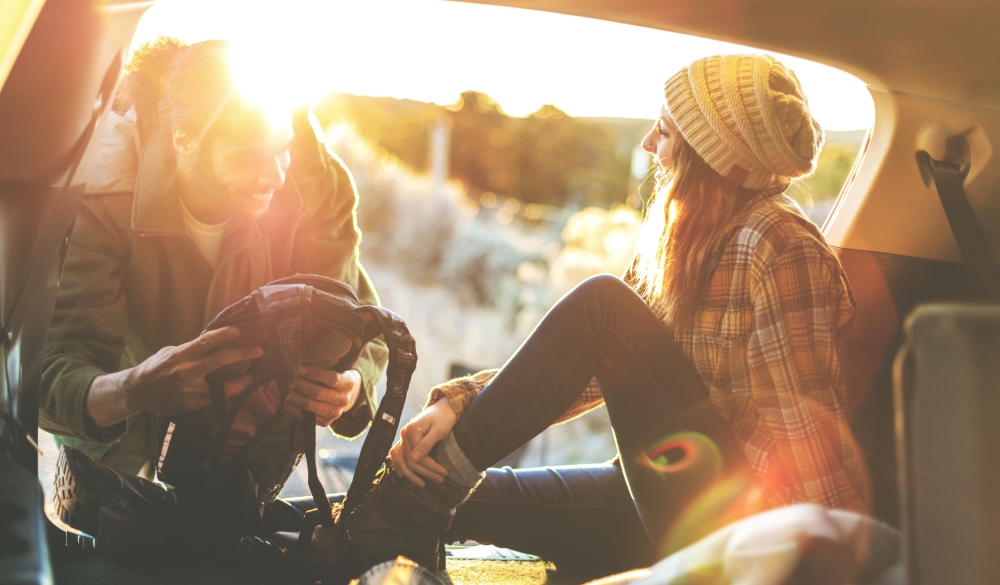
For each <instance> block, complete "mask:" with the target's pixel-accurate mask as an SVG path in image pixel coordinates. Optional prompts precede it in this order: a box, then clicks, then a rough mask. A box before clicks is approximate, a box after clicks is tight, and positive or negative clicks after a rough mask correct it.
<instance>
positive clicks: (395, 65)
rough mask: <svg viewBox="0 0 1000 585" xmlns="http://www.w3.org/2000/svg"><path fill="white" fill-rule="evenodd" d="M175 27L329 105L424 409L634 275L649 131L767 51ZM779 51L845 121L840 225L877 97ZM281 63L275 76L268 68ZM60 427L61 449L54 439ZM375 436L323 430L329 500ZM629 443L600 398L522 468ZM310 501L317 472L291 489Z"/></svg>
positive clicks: (445, 17)
mask: <svg viewBox="0 0 1000 585" xmlns="http://www.w3.org/2000/svg"><path fill="white" fill-rule="evenodd" d="M192 15H197V17H192ZM160 35H167V36H171V37H176V38H177V39H179V41H180V42H182V43H193V42H197V41H200V40H205V39H211V38H224V39H231V40H232V41H233V43H234V49H233V51H234V57H233V59H234V63H235V67H237V69H238V73H239V74H240V75H244V76H246V77H248V78H254V77H256V78H257V80H256V83H250V84H249V85H248V86H247V92H248V93H249V94H253V97H254V99H258V100H264V101H268V100H269V101H270V102H272V103H273V102H279V103H280V102H282V100H286V99H288V98H289V97H291V98H295V99H303V100H310V101H311V102H312V111H313V113H314V115H315V118H316V120H317V122H318V123H319V125H320V127H321V129H322V131H323V133H324V136H325V139H326V141H327V143H328V144H329V146H330V148H331V149H332V151H333V152H334V153H336V154H337V155H338V156H339V157H340V158H341V159H342V160H343V161H344V163H345V165H346V167H347V168H349V169H350V171H351V173H352V174H353V178H354V181H355V182H356V185H357V189H358V193H359V198H360V199H359V205H358V212H357V213H358V224H359V226H360V229H361V231H362V233H363V234H364V237H363V239H362V244H361V261H362V262H363V264H364V267H365V269H366V270H367V272H368V273H369V274H370V276H371V279H372V281H373V283H374V285H375V288H376V289H377V290H378V293H379V296H380V298H381V301H382V304H383V305H384V306H386V307H388V308H390V309H392V310H393V311H395V312H397V313H398V314H400V315H402V316H403V317H404V318H405V319H406V320H407V322H408V324H409V326H410V328H411V330H412V331H413V334H414V336H415V338H416V339H417V340H418V343H419V346H420V356H421V357H420V362H419V366H418V369H417V372H416V374H415V376H414V378H413V383H412V385H411V395H410V397H409V399H408V402H407V410H406V415H405V416H406V417H409V416H411V415H412V414H414V413H415V412H416V411H417V410H418V409H419V408H420V406H421V405H422V404H423V401H424V399H425V395H426V391H427V390H428V389H429V388H430V387H432V386H433V385H435V384H437V383H440V382H442V381H444V380H446V379H448V378H449V377H451V376H454V375H459V374H462V373H465V372H468V371H477V370H479V369H482V368H488V367H496V366H499V365H501V364H503V362H504V361H505V360H506V358H507V357H508V356H509V355H510V354H511V353H512V352H513V351H514V350H515V349H516V348H517V347H518V345H519V344H520V343H521V341H522V340H523V339H524V338H525V337H526V336H527V334H528V333H529V332H530V331H531V329H532V328H533V327H534V325H535V324H537V322H538V320H539V319H540V317H541V316H542V315H543V314H544V312H545V310H546V309H547V308H548V307H549V306H551V305H552V304H553V303H554V302H555V301H556V300H557V299H558V298H559V297H560V296H561V295H562V294H563V293H565V292H566V291H568V290H569V289H570V288H572V287H573V286H574V285H575V284H577V283H579V282H580V281H581V280H583V279H585V278H586V277H588V276H590V275H593V274H597V273H603V272H608V273H612V274H621V273H622V272H623V270H624V269H625V267H626V266H627V264H628V262H629V260H630V258H631V256H632V248H633V245H634V241H635V237H636V230H637V227H638V225H639V224H640V222H641V220H642V212H643V209H644V207H645V205H646V204H647V203H648V201H649V198H650V194H651V190H652V179H651V166H652V165H651V159H650V157H649V155H648V154H647V153H645V152H644V151H643V150H642V149H641V148H638V144H639V141H640V140H641V138H642V136H643V135H644V134H646V132H648V130H649V128H650V126H651V124H652V120H653V118H654V117H655V116H656V115H657V112H658V110H659V107H660V103H661V101H662V91H663V90H662V86H663V82H664V81H665V79H666V78H667V77H669V76H670V75H671V74H672V73H673V72H674V71H676V70H677V69H679V68H680V67H681V66H683V65H685V64H687V63H688V62H689V61H691V60H692V59H695V58H698V57H701V56H705V55H710V54H716V53H730V52H746V51H753V50H754V49H752V48H748V47H741V46H737V45H732V44H727V43H722V42H718V41H710V40H706V39H700V38H695V37H689V36H684V35H679V34H675V33H668V32H663V31H654V30H649V29H643V28H639V27H633V26H628V25H623V24H616V23H608V22H600V21H593V20H588V19H582V18H577V17H570V16H562V15H553V14H546V13H538V12H531V11H524V10H517V9H508V8H496V7H483V6H474V5H465V4H461V3H450V2H429V1H419V2H418V1H412V0H408V1H369V2H339V1H338V2H320V1H315V2H287V3H280V4H278V3H255V2H236V1H230V2H222V1H192V0H159V1H158V2H157V3H156V5H155V6H154V7H152V8H151V9H150V10H149V11H148V13H147V14H146V15H145V16H144V17H143V20H142V21H141V23H140V25H139V28H138V30H137V32H136V36H135V40H134V42H133V49H136V48H138V47H140V46H142V44H143V43H147V42H149V41H153V40H154V39H156V38H158V37H159V36H160ZM779 57H780V58H781V59H782V60H783V61H785V62H787V63H788V64H789V65H790V66H791V67H792V68H794V69H795V70H796V72H797V73H798V75H799V77H800V79H801V81H802V84H803V86H804V89H805V91H806V93H807V95H808V96H809V98H810V104H811V106H812V108H813V109H814V111H815V115H816V117H817V118H818V119H819V121H820V122H821V124H823V126H824V129H825V131H826V142H825V146H824V148H823V150H822V152H821V154H820V155H819V166H818V169H817V171H816V172H815V174H814V175H813V176H811V177H809V178H807V179H806V180H804V181H802V182H801V183H798V184H796V185H794V186H793V187H792V188H791V189H790V190H789V195H791V196H792V197H793V198H794V199H796V201H798V202H799V204H800V205H801V206H802V208H803V210H804V211H805V213H806V214H807V216H808V217H809V218H810V219H811V220H812V221H813V222H815V223H817V224H818V225H823V223H824V221H825V219H826V217H827V215H828V214H829V212H830V211H831V209H832V208H833V205H834V202H835V200H836V198H837V195H838V194H839V193H840V192H841V188H842V186H843V185H844V183H845V181H846V180H847V178H848V176H849V174H850V173H851V169H852V168H853V167H854V165H855V161H856V160H857V159H858V157H859V153H860V152H861V151H862V149H863V145H864V144H865V141H866V137H867V134H868V128H870V127H871V125H872V119H873V116H874V113H873V108H872V102H871V98H870V97H869V95H868V91H867V89H866V87H865V85H864V84H863V83H862V82H861V81H859V80H858V79H856V78H854V77H852V76H850V75H848V74H846V73H844V72H841V71H838V70H835V69H832V68H830V67H827V66H824V65H820V64H816V63H811V62H808V61H804V60H802V59H797V58H792V57H786V56H779ZM261 71H268V72H271V73H273V77H264V78H263V80H262V79H261V76H260V75H259V74H260V72H261ZM289 94H290V96H289ZM295 99H291V100H290V101H295ZM123 113H126V112H123ZM126 114H127V113H126ZM123 119H124V116H123ZM292 162H293V164H294V161H292ZM118 219H119V220H120V221H121V222H122V223H127V221H128V218H124V219H123V218H118ZM111 221H114V217H113V213H112V219H111ZM95 278H96V276H95ZM151 349H152V348H151ZM43 440H44V441H45V443H44V444H43V447H44V450H45V452H46V453H47V454H54V453H55V452H56V449H55V448H54V446H53V443H52V438H51V436H45V437H43ZM360 445H361V442H360V441H353V442H349V441H345V440H341V439H338V438H336V437H334V436H333V435H332V434H329V433H321V434H320V439H319V446H320V452H319V455H320V458H321V460H322V461H323V462H324V463H323V469H324V473H325V478H324V481H325V483H326V485H327V488H328V490H329V491H337V490H342V489H346V487H347V485H348V484H349V479H350V474H351V469H352V468H351V462H350V459H351V457H352V456H356V454H357V452H358V450H359V449H360ZM614 453H615V447H614V443H613V440H612V437H611V433H610V432H609V425H608V421H607V416H606V414H605V413H604V412H603V411H595V412H592V413H590V414H588V415H586V416H584V417H582V418H580V419H578V420H576V421H573V422H571V423H569V424H566V425H562V426H559V427H554V428H552V429H549V430H548V431H546V432H545V433H543V434H542V435H541V436H540V437H539V438H538V439H536V440H535V441H534V442H533V443H531V444H530V445H529V446H528V447H527V448H526V449H525V450H523V451H522V452H521V453H520V454H519V457H518V458H517V460H516V461H512V462H511V463H513V464H515V465H525V466H527V465H539V464H541V465H547V464H560V463H584V462H597V461H602V460H606V459H608V458H610V457H611V456H613V455H614ZM53 464H54V456H47V457H46V460H45V461H43V463H42V465H41V470H40V473H41V475H42V483H43V485H45V486H47V487H48V486H50V485H51V479H50V478H51V469H52V465H53ZM306 493H308V490H307V488H306V475H305V471H304V469H302V468H300V469H298V470H296V471H295V472H294V473H293V476H292V478H291V479H290V481H289V482H288V483H287V484H286V486H285V489H284V491H283V492H282V495H285V496H296V495H304V494H306Z"/></svg>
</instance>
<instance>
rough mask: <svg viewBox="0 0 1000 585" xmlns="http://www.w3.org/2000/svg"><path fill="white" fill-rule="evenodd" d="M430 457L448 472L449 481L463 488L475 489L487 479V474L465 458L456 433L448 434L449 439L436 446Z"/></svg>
mask: <svg viewBox="0 0 1000 585" xmlns="http://www.w3.org/2000/svg"><path fill="white" fill-rule="evenodd" d="M430 456H431V457H432V458H433V459H434V461H437V462H438V463H440V464H441V466H442V467H444V468H445V469H447V470H448V479H450V480H452V481H454V482H455V483H457V484H458V485H460V486H462V487H467V488H469V489H475V487H476V486H477V485H479V482H481V481H483V478H485V477H486V474H485V473H484V472H481V471H479V470H478V469H476V468H475V467H474V466H473V465H472V462H471V461H469V458H468V457H466V456H465V453H464V452H463V451H462V448H461V447H459V446H458V441H456V440H455V433H448V436H447V437H445V438H444V439H442V440H441V441H440V442H439V443H438V444H437V445H434V447H433V448H432V449H431V453H430Z"/></svg>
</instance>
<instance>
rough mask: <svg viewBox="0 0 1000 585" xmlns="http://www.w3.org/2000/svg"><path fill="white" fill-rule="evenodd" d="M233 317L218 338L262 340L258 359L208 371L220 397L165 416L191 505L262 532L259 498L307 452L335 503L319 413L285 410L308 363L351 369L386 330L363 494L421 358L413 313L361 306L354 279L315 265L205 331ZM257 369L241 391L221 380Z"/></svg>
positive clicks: (321, 499)
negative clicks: (231, 390) (324, 464)
mask: <svg viewBox="0 0 1000 585" xmlns="http://www.w3.org/2000/svg"><path fill="white" fill-rule="evenodd" d="M228 326H235V327H238V328H239V329H240V336H239V337H238V338H236V339H235V340H233V341H231V342H228V343H227V344H224V345H222V346H220V349H221V348H226V347H242V346H255V345H259V346H262V347H263V350H264V351H263V355H261V356H260V357H259V358H257V359H254V360H247V361H243V362H239V363H235V364H231V365H228V366H225V367H223V368H220V369H218V370H215V371H213V372H211V373H209V374H208V375H207V376H206V382H207V383H208V386H209V391H210V395H211V400H212V405H211V407H209V408H205V409H202V410H200V411H196V412H193V413H186V414H182V415H177V416H170V417H162V418H161V420H160V422H159V425H158V427H159V433H158V439H159V440H158V445H157V447H158V450H157V452H158V453H159V456H158V459H157V462H156V468H157V474H158V476H159V478H160V479H161V480H162V481H164V482H165V483H168V484H170V485H172V486H173V487H174V488H175V490H174V491H175V493H176V497H177V498H178V499H179V500H182V501H183V503H184V504H186V505H187V508H188V509H189V510H191V509H201V510H204V512H205V513H206V514H207V515H210V516H213V517H215V518H216V519H217V520H218V524H219V525H220V526H227V527H231V528H232V529H233V530H236V531H237V532H240V533H242V534H244V535H246V534H262V527H261V526H260V514H259V510H260V506H261V505H263V504H266V503H268V502H270V501H272V500H273V499H274V498H275V497H276V496H277V494H278V492H279V491H280V490H281V487H282V485H284V483H285V481H286V480H287V479H288V477H289V475H290V474H291V472H292V470H293V469H294V468H295V466H296V465H297V464H298V462H299V461H300V460H301V457H302V456H303V455H305V457H306V460H307V467H308V476H309V479H308V484H309V490H310V492H311V493H312V495H313V498H314V500H315V503H316V506H317V510H316V511H315V513H316V514H318V515H319V517H320V518H322V519H325V518H327V517H330V516H331V514H332V511H331V507H330V504H329V502H328V500H327V496H326V492H325V490H324V489H323V485H322V483H321V482H320V480H319V477H318V474H317V470H316V421H315V415H314V414H313V413H308V412H304V413H303V419H302V421H298V420H297V419H295V418H293V417H292V416H291V415H288V414H286V413H284V405H285V402H286V401H287V399H288V395H289V394H290V393H291V391H292V388H293V387H294V385H295V380H296V373H297V371H298V369H299V367H300V366H301V365H302V364H307V365H310V366H315V367H320V368H326V369H332V370H336V371H339V372H343V371H347V370H349V369H350V368H351V367H352V366H353V365H354V363H355V361H356V360H357V359H358V357H359V355H360V353H361V351H362V350H363V349H364V347H365V346H366V344H367V343H368V342H369V341H371V340H372V339H374V338H375V337H377V336H379V335H382V336H383V337H384V339H385V342H386V345H387V346H388V349H389V364H388V369H387V371H386V377H387V383H386V392H385V396H384V397H383V398H382V400H381V401H380V403H379V408H378V411H377V412H376V414H375V417H374V420H373V422H372V425H371V428H370V429H369V431H368V436H367V438H366V439H365V442H364V445H363V446H362V449H361V455H360V457H359V460H358V466H357V470H356V472H355V477H354V481H353V482H352V484H351V488H350V490H349V491H348V498H350V499H352V500H354V501H357V499H359V498H360V497H361V496H362V495H363V494H364V492H366V491H367V489H368V488H370V487H371V485H372V483H373V482H374V479H375V475H376V473H377V472H378V469H379V467H380V466H381V465H382V462H383V460H384V459H385V457H386V455H387V454H388V451H389V448H390V447H391V446H392V441H393V439H394V438H395V434H396V430H397V428H398V426H399V419H400V416H401V415H402V410H403V404H404V402H405V400H406V391H407V389H408V386H409V383H410V378H411V376H412V375H413V370H414V368H415V367H416V360H417V355H416V347H415V343H414V341H413V338H412V337H411V336H410V333H409V331H408V329H407V328H406V324H405V323H404V322H403V320H402V319H400V318H399V317H398V316H397V315H395V314H394V313H392V312H391V311H388V310H386V309H383V308H381V307H377V306H371V305H361V304H360V302H359V301H358V298H357V295H356V294H355V293H354V290H353V289H352V288H351V287H350V286H349V285H347V284H345V283H343V282H340V281H337V280H334V279H332V278H327V277H324V276H317V275H296V276H291V277H287V278H282V279H279V280H276V281H274V282H271V283H270V284H267V285H265V286H263V287H261V288H259V289H257V290H255V291H254V292H253V293H251V294H250V295H248V296H247V297H245V298H244V299H242V300H240V301H238V302H236V303H234V304H232V305H230V306H229V307H228V308H226V309H225V310H223V311H222V312H221V313H219V315H218V316H217V317H216V318H215V319H213V320H212V322H211V323H209V325H208V326H207V327H206V328H205V331H210V330H213V329H219V328H222V327H228ZM245 374H250V375H251V377H252V381H251V382H250V384H249V385H248V386H247V387H246V388H245V389H244V390H243V391H242V392H240V393H239V394H237V395H236V396H234V397H232V398H229V399H228V400H227V399H226V397H225V393H224V391H223V382H225V381H227V380H231V379H234V378H238V377H240V376H243V375H245Z"/></svg>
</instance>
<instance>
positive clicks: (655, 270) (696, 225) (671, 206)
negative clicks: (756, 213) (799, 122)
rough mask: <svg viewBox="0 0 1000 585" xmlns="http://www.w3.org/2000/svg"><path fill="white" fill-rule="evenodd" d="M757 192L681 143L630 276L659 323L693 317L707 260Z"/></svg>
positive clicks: (706, 275) (650, 213)
mask: <svg viewBox="0 0 1000 585" xmlns="http://www.w3.org/2000/svg"><path fill="white" fill-rule="evenodd" d="M757 193H758V191H751V190H749V189H746V188H744V187H741V186H739V185H737V184H735V183H732V182H730V181H728V180H726V179H725V178H723V177H722V175H720V174H719V173H717V172H715V171H714V170H713V169H712V168H711V167H710V166H708V164H707V163H706V162H705V161H704V160H703V159H702V158H701V157H700V156H698V154H697V153H696V152H695V151H694V149H693V148H692V147H691V146H690V145H689V144H688V143H687V142H685V141H684V140H683V139H679V140H677V141H676V143H675V145H674V152H673V167H672V168H671V169H668V170H666V171H665V173H664V174H662V175H661V177H660V179H659V181H658V182H657V186H656V194H655V195H654V198H653V201H652V203H651V204H650V206H649V209H648V211H647V213H646V221H645V222H644V223H643V226H642V229H641V231H640V235H639V240H638V242H637V244H636V251H635V257H634V260H633V263H632V268H631V269H630V278H631V280H632V284H633V286H634V287H635V290H636V291H637V292H638V293H639V294H640V295H641V296H642V297H643V298H644V299H645V300H646V302H647V303H648V304H649V306H650V307H651V308H652V309H653V312H654V313H656V315H657V316H658V317H660V319H661V320H663V321H664V322H665V323H667V324H668V325H673V324H679V323H681V322H683V321H685V320H686V319H688V318H690V316H691V315H692V314H693V312H694V310H695V308H696V306H697V304H698V302H699V300H700V298H699V297H700V295H701V293H702V291H704V289H705V287H706V285H707V284H708V279H709V278H710V277H711V272H710V271H711V269H712V266H709V264H708V260H709V255H710V254H711V252H712V250H713V248H714V246H715V244H716V242H717V240H718V238H719V237H720V235H721V233H722V231H723V229H724V228H725V227H726V226H727V225H728V224H729V221H730V220H731V219H732V218H733V216H734V215H735V214H736V212H737V211H739V209H740V208H741V207H742V206H743V205H744V204H745V203H746V202H747V201H749V200H750V199H751V198H752V197H753V196H754V195H755V194H757Z"/></svg>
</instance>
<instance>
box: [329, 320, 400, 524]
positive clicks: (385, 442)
mask: <svg viewBox="0 0 1000 585" xmlns="http://www.w3.org/2000/svg"><path fill="white" fill-rule="evenodd" d="M361 311H363V312H367V313H368V314H370V315H371V316H372V317H373V319H372V320H371V321H370V322H369V326H372V325H373V324H374V323H378V325H377V327H378V328H379V329H381V333H382V335H383V337H384V338H385V344H386V346H387V347H388V348H389V366H388V368H387V369H386V373H385V377H386V383H385V395H384V396H383V397H382V400H380V401H379V405H378V410H377V411H376V412H375V418H374V419H373V420H372V426H371V428H370V429H369V430H368V436H367V437H366V438H365V444H364V445H363V446H362V447H361V454H360V456H359V457H358V466H357V469H355V471H354V479H353V480H352V481H351V487H350V488H349V489H348V490H347V497H346V498H345V499H344V509H345V510H350V509H351V508H353V507H354V506H356V505H357V504H358V503H359V502H361V499H362V498H364V496H365V494H367V493H368V491H369V490H371V488H372V487H373V485H374V483H375V476H376V475H377V474H378V471H379V469H381V467H382V463H383V462H384V461H385V458H386V457H388V455H389V449H390V448H391V447H392V442H393V440H394V439H395V438H396V430H397V429H398V428H399V419H400V418H401V417H402V416H403V405H404V404H405V403H406V391H407V389H408V388H409V387H410V379H411V378H412V377H413V371H414V370H415V369H416V367H417V346H416V342H415V341H414V340H413V336H412V335H410V330H409V329H407V327H406V323H405V322H403V320H402V319H401V318H400V317H399V316H398V315H396V314H395V313H393V312H392V311H389V310H387V309H383V308H381V307H374V306H366V307H362V308H361ZM371 332H372V329H370V328H369V327H368V326H366V327H365V337H368V339H369V340H370V339H372V338H373V337H375V336H374V335H371V337H369V335H370V333H371Z"/></svg>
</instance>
